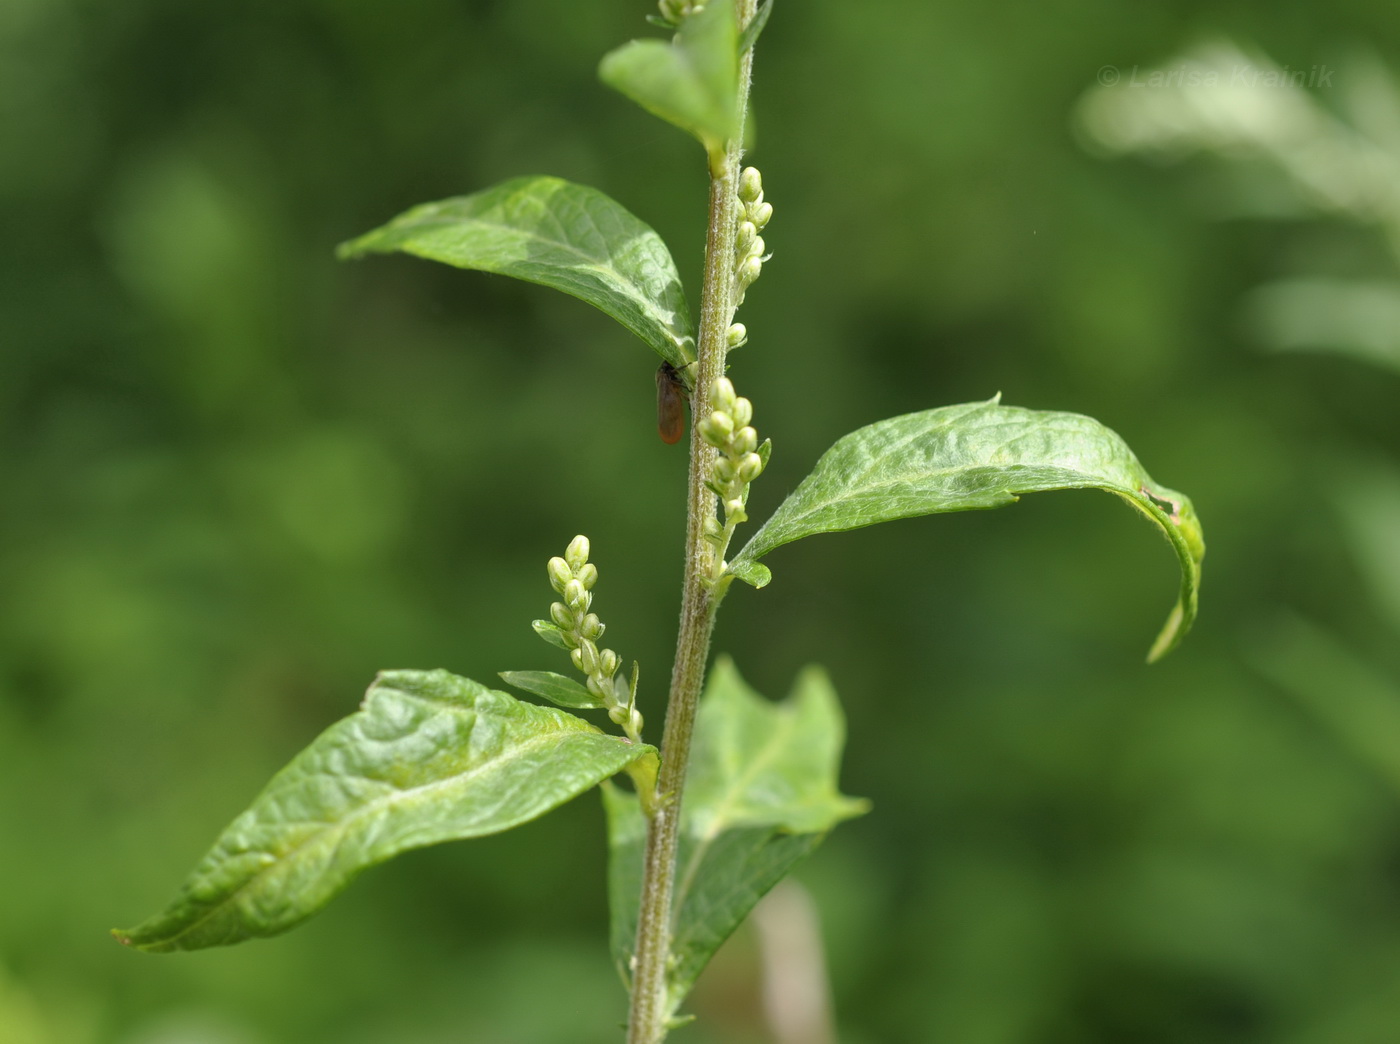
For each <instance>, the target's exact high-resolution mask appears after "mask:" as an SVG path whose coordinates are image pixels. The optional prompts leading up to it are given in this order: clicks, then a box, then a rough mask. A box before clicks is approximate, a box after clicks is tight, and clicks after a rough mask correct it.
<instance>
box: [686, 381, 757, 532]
mask: <svg viewBox="0 0 1400 1044" xmlns="http://www.w3.org/2000/svg"><path fill="white" fill-rule="evenodd" d="M710 399H711V406H712V407H713V408H712V410H711V412H710V415H709V416H708V417H705V418H703V419H702V420H701V421H700V422H699V424H698V427H699V429H700V435H701V437H702V438H703V439H704V440H705V441H706V442H708V443H709V444H710V445H711V446H713V447H714V448H715V449H717V450H719V452H720V455H719V456H718V457H717V458H716V459H715V462H714V464H713V465H711V468H710V478H711V486H712V488H713V489H714V491H715V493H716V494H717V495H718V496H719V498H720V500H721V502H722V503H723V504H724V517H725V523H726V525H725V527H724V528H725V529H727V528H730V527H732V526H734V525H737V524H738V523H740V522H743V521H744V520H745V519H747V518H748V515H747V514H746V513H745V511H744V502H745V500H746V499H747V487H748V485H749V483H750V482H752V481H753V480H754V479H756V478H758V476H759V475H760V474H762V473H763V460H764V458H763V457H761V456H760V455H759V453H758V432H757V431H755V430H754V428H753V426H752V424H751V423H750V422H751V421H752V420H753V403H751V402H749V400H748V399H744V398H741V397H739V396H738V395H736V394H735V393H734V385H733V383H732V382H731V381H730V380H729V378H728V377H721V378H719V379H718V380H716V381H715V383H714V388H713V391H712V393H711V396H710ZM710 523H714V524H713V525H711V524H710ZM705 535H706V537H708V538H709V539H710V540H711V542H712V543H718V542H720V541H723V540H725V539H726V534H725V533H724V529H721V528H720V527H719V523H718V520H716V519H710V520H707V522H706V526H705Z"/></svg>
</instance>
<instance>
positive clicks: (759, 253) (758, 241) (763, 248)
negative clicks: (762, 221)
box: [749, 236, 768, 260]
mask: <svg viewBox="0 0 1400 1044" xmlns="http://www.w3.org/2000/svg"><path fill="white" fill-rule="evenodd" d="M767 251H768V244H767V243H765V242H764V241H763V237H762V236H757V237H755V238H754V241H753V245H752V246H750V247H749V253H750V254H752V255H753V256H754V257H756V258H758V259H759V260H762V259H763V258H764V257H765V256H767Z"/></svg>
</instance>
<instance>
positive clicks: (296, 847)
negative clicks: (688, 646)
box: [113, 671, 653, 953]
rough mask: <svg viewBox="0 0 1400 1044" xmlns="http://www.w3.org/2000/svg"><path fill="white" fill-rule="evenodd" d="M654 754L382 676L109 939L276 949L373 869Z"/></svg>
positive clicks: (503, 822)
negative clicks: (145, 912) (245, 943)
mask: <svg viewBox="0 0 1400 1044" xmlns="http://www.w3.org/2000/svg"><path fill="white" fill-rule="evenodd" d="M652 751H653V748H651V747H647V746H644V745H640V744H633V743H630V742H628V741H627V740H625V739H622V738H621V737H617V736H608V735H605V734H604V733H602V732H600V731H599V730H598V729H596V728H594V727H593V726H592V725H590V724H588V723H587V722H585V721H583V720H581V719H579V718H576V717H574V716H573V715H571V714H566V713H564V712H563V711H559V710H554V709H553V708H549V707H538V706H535V705H533V704H529V703H523V702H521V701H519V700H517V699H515V698H514V697H512V696H509V695H507V694H506V693H503V692H496V691H494V690H491V689H487V688H486V687H485V686H483V685H480V684H478V683H477V682H474V681H470V680H469V679H466V678H459V677H456V676H455V675H452V674H448V673H447V672H446V671H386V672H384V673H383V674H381V675H380V676H379V677H378V679H376V681H375V683H374V684H373V685H372V686H371V687H370V690H369V692H368V693H367V694H366V696H365V700H364V703H363V705H362V707H361V709H360V710H359V711H358V712H357V713H355V714H352V715H351V716H350V717H348V718H344V719H342V720H341V721H339V722H337V723H336V724H334V725H332V726H331V727H330V728H329V729H327V730H326V731H325V732H323V733H322V734H321V735H320V736H318V737H317V738H316V739H315V740H314V741H313V742H312V743H311V745H310V746H309V747H307V748H306V749H305V750H303V751H302V752H301V753H300V754H298V755H297V756H296V757H295V758H293V759H292V761H291V762H290V763H289V764H288V765H287V766H286V767H285V768H284V769H282V771H280V772H279V773H277V775H276V776H274V777H273V778H272V780H271V782H270V783H268V785H267V787H266V788H265V789H264V790H263V792H262V793H261V794H259V795H258V797H257V798H256V799H254V801H253V803H252V805H251V806H249V808H248V809H247V811H245V812H244V813H243V814H241V815H240V816H238V818H237V819H235V820H234V821H233V822H232V823H231V824H229V826H228V827H227V829H225V830H224V832H223V834H222V835H221V836H220V837H219V839H218V841H216V842H215V844H214V847H213V848H212V849H210V851H209V853H208V854H207V855H206V856H205V857H204V858H203V860H201V861H200V863H199V865H198V866H196V867H195V869H194V871H193V873H191V875H190V877H189V878H188V879H187V880H186V882H185V884H184V886H183V888H182V889H181V890H180V893H179V895H177V896H176V898H175V900H174V902H172V903H171V904H170V906H169V907H168V908H167V909H165V910H164V911H163V912H161V913H159V914H157V915H156V916H154V917H152V918H150V919H149V920H147V921H145V922H143V923H142V924H140V925H138V926H137V927H135V928H132V929H130V930H128V931H117V932H114V933H113V934H114V935H116V937H117V938H118V939H119V940H121V941H122V942H124V943H126V944H128V945H130V946H134V947H136V948H137V949H141V950H147V951H150V952H156V953H163V952H168V951H171V950H195V949H200V948H203V947H207V946H221V945H225V944H228V943H235V942H240V941H242V940H244V939H248V938H251V937H254V936H265V935H275V934H277V933H278V932H283V931H286V930H287V929H288V928H291V927H292V926H293V925H295V924H297V923H299V922H300V921H302V920H305V919H306V918H307V917H310V916H311V915H312V914H313V913H315V912H316V911H318V910H320V909H321V908H322V907H323V906H325V905H326V903H327V902H329V901H330V900H331V898H333V897H334V896H335V895H336V894H337V893H338V892H340V891H341V890H342V889H343V888H344V887H345V886H346V885H347V884H349V883H350V881H351V880H352V879H353V878H354V877H355V876H356V875H357V874H358V873H359V872H360V871H362V870H364V869H365V868H367V867H370V866H374V865H375V864H376V863H382V862H383V861H384V860H386V859H389V858H390V857H392V856H394V855H397V854H398V853H400V852H404V851H407V850H408V849H412V848H421V847H423V846H425V845H432V844H437V843H439V842H442V841H453V840H460V839H462V838H469V837H481V836H483V835H486V834H494V833H498V832H500V831H502V830H508V829H509V828H511V827H514V826H518V825H520V824H521V823H525V822H528V821H529V820H531V819H535V818H537V817H538V816H541V815H543V814H544V813H546V812H548V811H549V810H550V809H552V808H555V807H556V806H558V805H561V804H563V803H564V802H565V801H568V800H569V799H570V798H573V797H576V796H577V795H579V794H581V793H583V791H585V790H587V789H588V788H589V787H592V786H594V785H596V784H597V783H599V782H601V781H602V780H604V779H607V778H608V777H609V776H611V775H613V774H615V773H617V772H618V771H620V770H621V769H623V768H624V767H626V766H627V765H628V764H630V763H631V762H632V761H634V760H636V759H637V758H640V757H642V756H643V755H645V754H648V753H651V752H652Z"/></svg>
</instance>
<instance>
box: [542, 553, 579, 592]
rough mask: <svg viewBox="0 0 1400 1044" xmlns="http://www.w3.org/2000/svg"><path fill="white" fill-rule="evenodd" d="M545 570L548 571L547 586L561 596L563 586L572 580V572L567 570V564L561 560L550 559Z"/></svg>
mask: <svg viewBox="0 0 1400 1044" xmlns="http://www.w3.org/2000/svg"><path fill="white" fill-rule="evenodd" d="M546 568H547V569H548V570H549V586H550V587H552V588H554V590H556V591H558V592H559V593H560V594H563V593H564V585H565V584H567V583H568V582H569V581H570V580H572V579H573V578H574V571H573V570H572V569H570V568H569V563H568V562H565V561H564V560H563V559H562V558H551V559H550V560H549V565H548V566H547V567H546Z"/></svg>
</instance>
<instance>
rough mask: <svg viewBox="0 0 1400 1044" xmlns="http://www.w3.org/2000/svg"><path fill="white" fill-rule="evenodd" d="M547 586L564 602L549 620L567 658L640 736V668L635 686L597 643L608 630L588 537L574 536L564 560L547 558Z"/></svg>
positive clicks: (610, 711)
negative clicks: (597, 602)
mask: <svg viewBox="0 0 1400 1044" xmlns="http://www.w3.org/2000/svg"><path fill="white" fill-rule="evenodd" d="M548 569H549V584H550V586H551V587H553V588H554V590H555V592H556V593H557V594H558V595H559V596H560V597H561V598H562V599H563V601H559V602H555V603H554V604H553V605H551V606H550V607H549V618H550V619H551V620H552V621H554V625H555V626H556V627H558V628H559V632H560V635H561V636H562V637H563V639H564V644H565V645H567V646H568V647H569V658H570V659H571V660H573V661H574V666H575V667H576V668H578V669H579V670H580V671H582V672H583V674H584V675H585V676H586V678H587V683H586V684H587V688H588V691H589V692H591V693H592V694H593V695H594V696H596V697H598V699H599V700H601V701H602V702H603V705H604V706H605V707H607V709H608V717H610V718H612V720H613V721H614V722H616V723H617V724H618V725H621V726H622V728H623V730H624V731H626V733H627V734H628V735H629V736H633V737H634V738H635V737H636V736H640V735H641V731H642V716H641V715H640V714H638V713H637V709H636V707H635V706H634V703H635V701H636V695H637V693H636V670H635V669H634V670H633V673H632V679H633V682H632V685H630V686H629V685H628V684H627V683H626V681H625V680H624V679H622V678H620V677H618V676H617V672H618V668H620V667H621V666H622V658H621V657H620V656H618V655H617V653H615V652H613V651H612V650H611V649H599V648H598V641H599V640H600V639H601V638H602V637H603V631H605V630H606V627H605V626H604V624H603V622H602V621H601V620H599V619H598V616H597V614H596V613H593V612H590V611H589V610H590V609H591V608H592V605H593V585H594V584H596V583H597V582H598V567H597V566H595V565H594V564H593V563H592V562H590V561H589V560H588V538H587V537H586V536H582V535H580V536H576V537H574V538H573V540H571V541H569V546H568V548H567V549H566V550H565V552H564V557H563V558H551V559H550V560H549V567H548Z"/></svg>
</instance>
